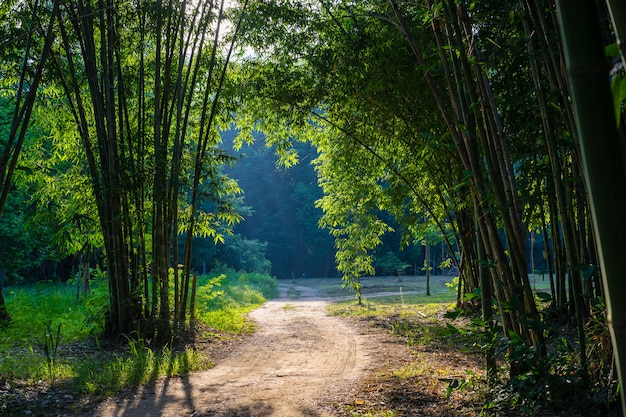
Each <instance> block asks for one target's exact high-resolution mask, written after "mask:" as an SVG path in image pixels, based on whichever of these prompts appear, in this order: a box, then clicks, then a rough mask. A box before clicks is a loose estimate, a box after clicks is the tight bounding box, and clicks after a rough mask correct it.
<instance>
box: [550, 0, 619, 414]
mask: <svg viewBox="0 0 626 417" xmlns="http://www.w3.org/2000/svg"><path fill="white" fill-rule="evenodd" d="M556 4H557V10H558V12H559V18H560V22H561V33H562V37H563V43H564V49H565V58H566V65H567V71H568V75H569V79H570V83H571V92H572V102H573V104H574V111H575V113H576V120H577V122H578V124H577V132H578V140H579V145H580V150H581V157H582V162H583V173H584V177H585V182H586V184H587V189H588V190H589V201H590V206H591V214H592V218H593V220H594V224H595V228H594V230H595V235H596V243H597V248H598V253H599V257H600V266H601V269H602V273H603V277H604V287H605V294H606V305H607V322H608V325H609V329H610V331H611V339H612V343H613V348H614V354H615V359H616V365H617V373H618V377H619V381H620V386H621V387H623V386H624V377H625V376H626V303H624V302H623V295H624V294H625V293H626V281H625V280H624V279H623V264H624V262H623V261H624V257H626V248H625V246H624V244H623V240H624V236H625V235H626V216H624V213H623V208H624V207H625V206H626V170H625V169H626V166H625V163H624V160H623V159H622V155H623V149H622V147H621V144H620V137H619V134H618V131H617V126H616V123H615V116H614V114H615V113H614V108H613V100H612V97H611V92H610V89H609V82H608V79H609V78H608V69H609V67H608V66H607V64H606V58H605V56H604V50H603V44H602V41H601V33H600V28H599V23H598V22H599V19H598V18H597V15H596V9H595V5H594V2H593V1H592V0H570V1H567V2H565V1H563V0H557V2H556ZM620 394H621V399H622V410H623V411H626V393H625V392H624V390H620Z"/></svg>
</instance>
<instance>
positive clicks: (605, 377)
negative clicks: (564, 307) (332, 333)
mask: <svg viewBox="0 0 626 417" xmlns="http://www.w3.org/2000/svg"><path fill="white" fill-rule="evenodd" d="M454 306H455V304H454V294H451V295H450V296H449V297H448V298H446V296H445V295H444V294H441V295H440V296H439V297H438V298H436V299H435V298H432V297H427V296H422V295H414V296H411V297H407V296H404V297H402V299H401V302H398V297H387V298H382V299H376V300H375V301H368V302H366V303H365V304H364V305H363V306H362V307H361V306H357V305H356V304H355V303H354V302H345V303H339V304H336V305H333V306H331V307H329V311H330V313H331V314H334V315H344V316H353V317H360V318H362V319H363V320H366V321H367V322H369V323H371V324H373V325H375V326H377V327H382V328H384V329H386V330H387V331H389V332H391V333H392V334H394V335H396V336H398V337H400V338H402V339H403V340H404V342H405V343H406V344H407V345H408V346H409V347H410V348H411V350H412V361H411V363H409V364H407V365H405V366H403V367H401V368H400V369H394V370H391V371H390V372H391V374H390V375H391V376H392V377H393V378H397V379H398V380H399V381H402V382H400V383H399V385H401V386H402V387H405V386H410V385H411V384H412V383H413V382H414V381H415V380H416V379H417V380H422V382H420V385H427V386H428V385H430V386H435V385H436V386H437V387H438V388H437V389H438V390H439V395H440V396H442V397H443V398H445V400H446V401H447V402H455V401H458V402H459V405H456V406H453V407H456V408H458V409H459V410H460V409H462V408H463V407H468V406H469V407H474V408H473V409H472V410H473V411H471V413H473V415H476V416H479V415H480V416H492V415H494V416H512V415H515V416H520V417H521V416H568V417H582V416H598V417H599V416H603V417H604V416H608V415H611V416H613V415H615V416H618V415H621V414H620V413H619V411H615V410H616V409H619V394H618V393H619V390H618V389H617V387H616V386H615V383H614V382H612V380H611V379H610V376H611V375H609V373H610V372H608V371H607V370H606V368H605V369H604V370H602V369H590V376H589V378H590V383H588V384H587V385H585V384H584V381H583V379H582V377H581V373H580V360H579V358H578V357H577V356H578V355H577V348H576V346H575V343H576V341H575V340H576V338H575V329H573V328H570V327H571V326H569V325H568V324H567V321H566V320H565V321H562V322H561V325H560V326H559V327H558V328H554V329H550V330H549V331H548V332H547V334H548V336H549V337H548V340H547V345H548V352H547V353H546V354H545V355H544V356H542V357H541V358H540V359H537V358H536V356H534V355H533V352H530V351H528V349H529V348H526V347H525V345H522V344H516V339H515V338H512V339H510V340H509V339H506V338H504V337H503V335H502V334H501V332H500V333H499V334H495V335H494V337H492V338H491V342H486V339H485V332H484V328H485V326H484V323H482V322H481V320H480V319H479V318H477V317H475V316H472V315H471V314H460V315H459V314H451V312H453V310H454ZM605 326H606V324H605V321H604V320H603V318H602V317H600V318H597V319H595V318H594V319H593V320H589V322H588V326H587V329H586V330H587V336H588V344H589V347H588V348H589V355H594V354H598V353H597V351H599V350H600V349H601V348H602V347H604V346H607V345H608V346H610V344H609V343H608V342H607V340H606V337H607V336H606V335H607V334H608V333H607V332H606V331H605V330H606V329H605V328H604V327H605ZM500 330H501V329H500ZM510 348H512V349H510ZM487 349H491V351H493V352H496V360H497V364H498V367H499V370H500V371H499V372H498V375H497V379H496V380H495V381H494V382H492V383H491V384H489V383H488V381H487V379H486V376H485V363H484V362H485V353H486V352H487ZM511 355H515V356H517V359H516V360H523V359H524V358H533V359H532V360H531V359H528V361H527V363H528V369H527V372H525V373H523V374H521V375H519V376H517V377H515V378H513V379H511V378H510V377H509V374H508V372H507V371H508V366H507V363H508V361H509V360H511ZM605 356H606V355H605ZM609 356H610V355H609ZM443 358H445V359H443ZM459 364H462V366H463V367H462V368H460V367H459ZM609 365H610V364H609ZM608 370H609V371H610V366H609V367H608ZM613 378H614V377H613ZM427 381H430V382H427ZM594 381H595V382H594ZM613 381H614V379H613ZM407 395H408V394H407ZM461 402H462V403H463V404H464V405H460V403H461ZM450 404H453V403H450ZM384 411H385V410H384V408H383V410H381V413H384ZM611 413H613V414H611ZM354 415H356V414H354ZM358 415H362V414H358ZM377 415H385V414H377ZM453 415H456V414H453ZM459 415H464V414H459Z"/></svg>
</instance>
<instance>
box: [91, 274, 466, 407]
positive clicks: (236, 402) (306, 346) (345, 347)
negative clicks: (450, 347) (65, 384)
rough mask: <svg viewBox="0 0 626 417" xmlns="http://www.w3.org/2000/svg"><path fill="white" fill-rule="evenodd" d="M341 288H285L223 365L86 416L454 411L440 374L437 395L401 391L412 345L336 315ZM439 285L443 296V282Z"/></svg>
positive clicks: (302, 283)
mask: <svg viewBox="0 0 626 417" xmlns="http://www.w3.org/2000/svg"><path fill="white" fill-rule="evenodd" d="M313 281H315V283H313ZM396 282H397V281H396ZM336 283H337V280H328V282H326V280H308V279H302V280H297V281H296V280H294V281H286V282H281V284H280V289H281V296H280V297H279V298H278V299H275V300H272V301H269V302H268V303H267V304H266V305H264V306H263V307H261V308H259V309H257V310H255V311H253V312H252V313H251V314H250V317H251V318H252V319H253V320H254V321H255V322H256V331H255V332H254V334H252V335H250V336H246V337H245V338H243V340H242V341H240V342H239V343H237V344H235V345H234V347H233V348H232V351H229V352H226V353H225V354H224V357H223V358H222V359H221V360H219V361H218V364H217V366H215V367H214V368H212V369H209V370H207V371H203V372H198V373H193V374H191V375H188V376H184V377H181V378H170V379H161V380H159V381H158V382H156V383H153V384H150V385H148V386H146V387H143V388H140V389H138V390H137V391H136V392H132V393H126V394H125V395H124V396H123V397H119V398H112V399H109V400H107V401H105V402H103V403H101V404H99V405H98V406H97V407H96V408H95V409H93V410H91V411H89V412H88V413H86V414H82V416H84V417H87V416H99V417H148V416H150V417H155V416H177V417H178V416H194V417H201V416H219V417H248V416H250V417H251V416H258V417H265V416H276V417H295V416H298V417H300V416H319V417H325V416H345V415H372V414H365V413H370V412H371V411H373V410H375V409H378V410H381V409H387V410H389V407H393V408H395V409H396V410H398V411H400V410H401V409H404V410H403V411H406V407H407V403H411V404H412V406H411V408H412V409H413V410H415V411H417V408H419V409H420V410H421V412H427V413H428V414H426V415H432V416H434V415H443V414H440V413H441V412H442V411H444V410H447V411H448V412H449V411H452V410H450V407H449V406H448V405H446V404H445V403H446V402H447V401H446V400H445V399H444V398H443V392H444V390H445V385H442V383H440V382H438V380H437V378H433V375H432V374H431V375H430V376H429V380H431V382H430V383H429V386H422V387H420V385H422V382H423V381H421V379H422V378H419V379H420V381H417V380H414V381H413V382H414V384H410V385H412V386H406V378H401V379H402V380H403V381H404V382H403V383H402V385H403V386H398V384H397V383H396V382H394V380H396V379H397V378H396V377H394V375H393V373H392V372H391V370H396V369H399V368H401V367H402V366H406V365H408V364H409V362H410V361H411V359H412V358H413V359H415V358H414V353H411V351H410V350H409V348H408V347H407V346H406V343H405V342H403V341H400V340H399V339H397V338H394V337H393V336H390V334H389V332H387V331H385V330H383V329H381V326H374V325H372V323H368V322H367V320H366V319H362V318H361V319H359V318H346V317H338V316H330V315H328V313H327V306H328V305H329V303H330V302H332V301H337V300H340V299H346V298H347V299H352V298H354V295H346V294H347V292H346V291H345V290H337V289H336V288H337V285H336ZM309 285H311V286H309ZM325 285H327V286H325ZM396 285H398V284H397V283H396ZM400 285H402V284H400ZM404 285H405V288H406V290H407V291H405V292H404V293H402V294H409V293H411V292H412V291H411V290H413V288H411V285H409V284H408V283H405V284H404ZM434 285H437V286H440V287H443V280H437V281H436V282H435V283H434ZM333 287H334V289H332V288H333ZM388 290H389V289H388V288H387V287H386V286H385V287H371V288H369V289H368V290H367V294H366V296H367V297H375V296H382V295H392V293H390V292H382V291H388ZM400 290H402V288H400ZM438 290H439V291H443V290H442V289H439V288H438ZM376 291H381V292H376ZM397 294H398V297H401V296H402V295H401V293H399V292H398V293H397ZM364 296H365V295H364ZM383 327H384V326H383ZM442 359H443V358H442ZM446 361H447V359H446ZM465 365H467V364H465ZM435 366H436V365H435ZM447 366H449V365H447ZM460 372H462V371H460ZM432 381H434V382H432ZM397 390H400V392H399V393H398V392H397ZM416 390H418V391H419V395H420V396H421V398H418V399H417V403H416V402H415V400H416V398H414V395H415V392H416ZM394 402H397V403H396V404H395V405H394V404H393V403H394ZM418 405H419V407H417V408H413V407H416V406H418ZM442 406H443V407H442ZM463 408H465V407H463ZM455 411H460V410H455ZM465 411H467V409H465ZM387 415H395V414H387ZM398 415H401V414H398ZM446 415H451V414H446ZM455 415H464V413H463V412H461V413H460V414H456V413H455Z"/></svg>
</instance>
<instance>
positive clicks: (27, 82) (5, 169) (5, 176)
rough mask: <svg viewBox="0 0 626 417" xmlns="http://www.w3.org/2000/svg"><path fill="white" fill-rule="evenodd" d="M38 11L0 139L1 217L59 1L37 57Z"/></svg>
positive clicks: (5, 316) (2, 312)
mask: <svg viewBox="0 0 626 417" xmlns="http://www.w3.org/2000/svg"><path fill="white" fill-rule="evenodd" d="M8 7H11V6H8ZM41 10H45V6H43V5H39V3H37V2H35V3H34V6H33V10H31V13H32V19H31V21H30V22H29V25H28V26H29V29H28V34H27V41H26V45H25V47H24V51H23V60H22V64H21V70H20V74H19V77H18V85H17V89H16V97H15V108H14V111H13V117H12V119H11V121H10V128H9V134H8V137H7V138H3V139H2V141H1V142H0V143H1V145H2V148H1V149H0V216H2V212H3V210H4V206H5V204H6V201H7V197H8V195H9V192H10V191H11V187H12V186H13V175H14V173H15V168H16V165H17V161H18V158H19V155H20V152H21V150H22V146H23V144H24V139H25V137H26V131H27V129H28V124H29V122H30V118H31V115H32V112H33V107H34V106H35V98H36V96H37V90H38V88H39V86H40V84H41V81H42V78H43V74H44V68H45V67H44V65H45V63H46V61H47V59H48V55H49V54H50V50H51V48H52V43H53V41H54V30H53V29H54V25H55V20H56V19H57V18H58V14H59V1H58V0H56V1H54V2H53V3H52V5H51V8H50V15H49V19H48V23H47V25H46V26H44V27H45V33H44V34H43V35H42V36H43V46H42V50H41V52H40V55H39V57H33V56H32V55H31V54H32V53H33V49H35V48H36V45H35V44H36V42H37V32H38V30H39V29H40V27H38V26H39V25H40V22H38V21H37V16H38V15H39V13H40V11H41ZM32 60H34V61H35V62H36V63H37V64H36V68H35V70H34V71H33V72H32V78H30V79H29V78H28V75H29V74H31V71H29V69H28V67H29V66H30V65H31V62H32ZM24 91H26V95H25V97H24V98H22V94H23V92H24ZM9 320H10V315H9V313H8V311H7V309H6V305H5V301H4V294H3V292H2V288H0V322H2V323H4V322H7V321H9Z"/></svg>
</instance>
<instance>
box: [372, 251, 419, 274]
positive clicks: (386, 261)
mask: <svg viewBox="0 0 626 417" xmlns="http://www.w3.org/2000/svg"><path fill="white" fill-rule="evenodd" d="M374 266H375V267H376V272H377V273H378V274H379V275H401V274H403V273H404V272H405V271H406V270H407V268H409V267H410V266H411V265H409V264H407V263H406V262H402V261H401V260H400V258H398V256H397V255H396V254H395V253H393V252H387V253H385V254H384V255H383V256H381V257H377V258H376V261H375V262H374Z"/></svg>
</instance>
